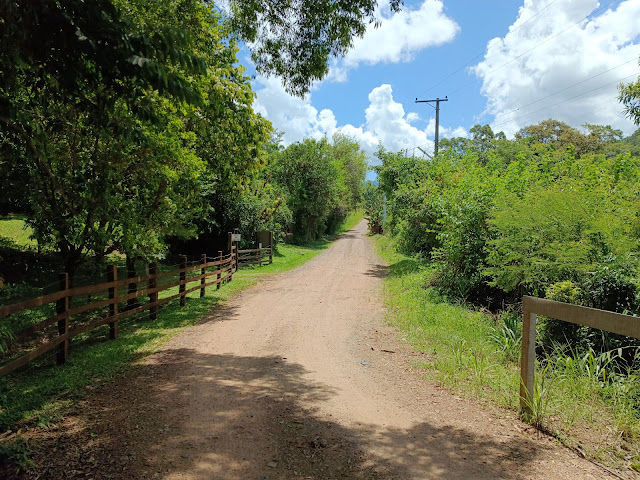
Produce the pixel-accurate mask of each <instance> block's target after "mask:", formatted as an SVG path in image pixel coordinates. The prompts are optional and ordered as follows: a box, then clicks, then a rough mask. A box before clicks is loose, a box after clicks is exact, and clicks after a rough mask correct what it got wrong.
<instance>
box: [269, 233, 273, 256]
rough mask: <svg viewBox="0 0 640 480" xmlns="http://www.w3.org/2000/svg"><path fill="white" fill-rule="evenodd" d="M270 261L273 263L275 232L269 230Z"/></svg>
mask: <svg viewBox="0 0 640 480" xmlns="http://www.w3.org/2000/svg"><path fill="white" fill-rule="evenodd" d="M269 263H273V232H272V231H271V232H269Z"/></svg>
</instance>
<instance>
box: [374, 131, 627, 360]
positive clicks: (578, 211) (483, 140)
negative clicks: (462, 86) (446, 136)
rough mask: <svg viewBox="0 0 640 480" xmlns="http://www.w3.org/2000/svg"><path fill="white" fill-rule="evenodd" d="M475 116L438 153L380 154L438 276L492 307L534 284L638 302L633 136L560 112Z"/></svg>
mask: <svg viewBox="0 0 640 480" xmlns="http://www.w3.org/2000/svg"><path fill="white" fill-rule="evenodd" d="M476 127H477V128H476ZM476 127H474V129H473V133H472V138H471V139H454V140H452V141H447V142H444V148H443V149H442V150H441V151H440V154H439V155H438V157H437V158H435V159H432V160H428V161H426V160H422V159H421V160H416V159H411V158H406V157H404V156H403V155H401V154H389V153H386V152H381V153H380V154H379V156H380V159H381V160H382V164H381V165H380V166H379V167H376V171H377V172H378V180H379V182H380V186H379V192H380V193H384V194H386V195H387V207H388V219H389V221H388V222H387V223H386V225H385V227H386V229H387V231H388V232H390V233H392V234H394V235H396V236H397V241H398V245H399V248H400V249H402V250H404V251H405V252H406V253H419V254H421V255H423V256H425V257H426V258H427V259H429V260H431V262H432V264H433V275H432V276H431V277H430V278H431V280H430V281H431V282H432V283H434V284H435V285H437V286H438V287H439V288H440V289H441V290H442V291H443V292H444V293H446V294H447V295H450V296H452V297H454V298H459V299H462V300H465V301H473V302H477V303H480V304H482V305H483V306H486V307H489V308H496V307H498V306H499V305H501V304H502V303H503V302H505V301H506V302H508V303H513V302H517V301H518V299H519V298H520V296H521V295H523V294H532V295H537V296H542V297H545V296H547V297H549V298H554V299H560V298H565V297H566V298H571V301H574V302H576V303H580V304H582V305H586V306H590V307H594V308H602V309H606V310H613V311H618V312H636V313H637V312H639V311H640V310H639V309H640V304H639V297H638V285H639V284H640V281H639V280H640V269H639V262H638V252H639V248H640V229H639V226H640V187H639V185H640V182H639V180H640V155H638V154H637V153H634V150H633V148H631V147H633V146H634V145H633V138H634V137H633V136H632V137H630V139H622V138H621V137H622V134H621V132H620V131H618V130H615V129H612V128H611V127H609V126H599V125H585V126H584V128H585V133H581V132H580V131H578V130H575V129H573V128H571V127H569V126H568V125H566V124H563V123H561V122H556V121H552V120H551V121H545V122H542V123H541V124H538V125H532V126H530V127H527V128H525V129H523V130H521V131H520V132H519V134H518V135H517V137H518V138H516V139H514V140H506V139H505V138H502V136H500V137H498V136H496V135H493V134H492V132H491V131H490V129H489V128H488V127H487V126H485V127H486V128H484V127H481V126H476ZM574 141H575V142H576V143H577V144H578V145H576V144H575V143H573V142H574ZM579 149H581V150H580V152H579ZM368 195H371V193H368ZM371 196H373V195H371ZM565 287H566V288H565ZM572 292H573V293H572ZM569 293H571V295H569ZM547 326H548V328H546V327H545V330H544V331H545V332H547V334H545V336H544V340H545V341H546V342H548V343H549V344H550V343H551V342H553V341H556V340H558V339H559V338H564V337H566V338H567V339H569V340H570V341H572V342H574V343H575V342H577V343H579V346H581V347H584V348H588V347H598V348H600V347H602V348H606V347H615V346H619V345H623V344H625V342H627V343H626V344H628V341H629V340H628V339H624V338H621V337H616V336H612V335H602V334H600V333H597V334H596V333H593V332H592V331H590V330H588V329H572V328H568V329H567V328H565V327H558V328H556V325H555V324H553V322H551V323H549V324H548V325H547ZM578 338H579V339H580V342H578V341H577V340H576V339H578Z"/></svg>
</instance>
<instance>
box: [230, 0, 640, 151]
mask: <svg viewBox="0 0 640 480" xmlns="http://www.w3.org/2000/svg"><path fill="white" fill-rule="evenodd" d="M379 16H380V18H381V27H379V28H378V29H373V28H370V29H369V30H368V31H367V33H366V34H365V36H364V38H363V39H358V40H356V41H355V45H354V48H353V50H352V51H351V52H349V53H348V54H347V55H346V57H345V58H342V59H335V60H334V61H333V62H332V64H331V69H330V73H329V75H328V76H327V78H325V79H323V80H322V81H321V82H318V83H317V84H315V85H314V87H313V89H312V91H311V92H310V94H309V95H308V96H307V97H306V98H304V99H300V98H295V97H291V96H289V95H288V94H286V92H285V91H284V90H283V89H282V86H281V84H280V81H279V80H278V79H277V78H265V77H262V76H260V75H258V76H257V77H256V78H255V80H254V81H253V85H254V89H255V91H256V92H257V99H256V103H255V108H256V110H257V111H258V112H260V113H262V114H263V115H264V116H265V117H266V118H268V119H269V120H271V122H272V123H273V125H274V126H275V127H276V128H277V129H278V130H280V131H282V132H284V140H285V143H286V144H289V143H291V142H295V141H300V140H302V139H303V138H304V137H313V138H321V137H323V136H327V137H328V138H331V136H332V135H333V134H334V133H336V132H340V133H343V134H345V135H348V136H350V137H352V138H354V139H356V140H358V141H359V142H360V144H361V146H362V147H363V148H364V149H365V150H366V151H367V152H368V153H369V154H370V155H371V156H373V155H372V154H373V152H374V151H375V150H376V148H377V145H378V144H382V145H384V146H385V148H387V149H389V150H393V151H398V150H401V149H405V148H406V149H408V151H409V153H413V152H414V151H415V152H416V154H419V151H417V150H415V147H418V146H420V147H421V148H423V149H425V150H427V151H431V150H432V148H433V137H434V120H435V110H434V109H433V108H432V107H430V106H429V105H427V104H424V103H423V104H415V103H414V99H415V98H416V97H419V98H420V99H425V98H428V99H431V98H436V97H440V98H443V97H445V95H446V96H448V99H449V101H448V102H447V103H442V104H441V110H440V125H441V131H440V136H441V137H443V136H466V135H468V131H469V129H470V128H471V127H472V126H473V125H475V124H477V123H482V124H484V123H488V124H490V125H491V126H492V127H493V128H494V130H495V131H500V130H503V131H504V132H505V133H506V134H507V136H512V135H513V134H514V133H515V132H516V131H517V130H518V129H520V128H522V127H524V126H526V125H530V124H533V123H537V122H540V121H542V120H545V119H547V118H555V119H557V120H561V121H564V122H566V123H568V124H570V125H572V126H574V127H576V128H580V127H581V125H582V124H583V123H585V122H587V123H595V124H604V125H606V124H610V125H612V126H614V127H615V128H620V129H622V130H623V132H624V133H625V134H627V135H628V134H630V133H632V132H633V131H634V130H635V126H634V125H633V123H632V122H631V121H629V120H628V119H626V118H625V117H624V114H623V113H622V106H621V105H620V104H619V103H618V101H617V99H616V96H617V84H618V83H619V82H620V80H621V79H622V80H624V81H627V82H628V81H632V80H634V79H636V78H637V77H638V75H640V66H639V65H638V58H639V57H640V0H614V1H611V0H603V1H601V2H598V1H596V0H526V1H524V0H520V1H515V0H513V1H512V0H485V1H483V2H477V1H471V0H444V1H439V0H410V1H405V6H404V8H403V10H402V11H401V12H400V13H398V14H391V13H390V12H388V11H385V9H384V8H383V9H382V11H380V12H379ZM241 61H242V56H241Z"/></svg>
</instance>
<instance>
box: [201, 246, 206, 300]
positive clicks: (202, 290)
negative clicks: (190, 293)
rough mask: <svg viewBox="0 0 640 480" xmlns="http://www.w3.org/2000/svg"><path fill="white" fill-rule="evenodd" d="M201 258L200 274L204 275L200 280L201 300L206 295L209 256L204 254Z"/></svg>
mask: <svg viewBox="0 0 640 480" xmlns="http://www.w3.org/2000/svg"><path fill="white" fill-rule="evenodd" d="M200 258H202V269H201V270H200V273H201V274H202V278H201V279H200V298H202V297H204V294H205V291H204V289H205V286H204V285H205V283H206V281H207V278H206V277H205V275H206V273H207V266H206V265H207V254H206V253H203V254H202V255H201V256H200Z"/></svg>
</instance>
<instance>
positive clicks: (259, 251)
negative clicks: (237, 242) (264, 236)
mask: <svg viewBox="0 0 640 480" xmlns="http://www.w3.org/2000/svg"><path fill="white" fill-rule="evenodd" d="M263 263H273V249H272V248H252V249H247V250H238V265H260V266H262V264H263Z"/></svg>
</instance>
